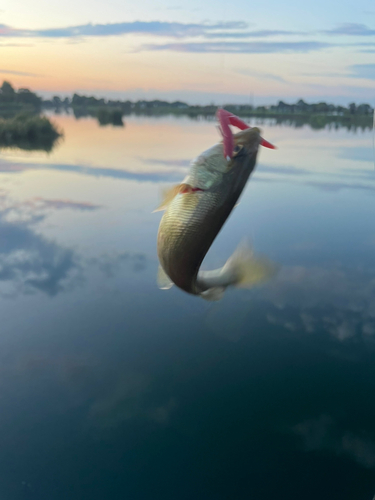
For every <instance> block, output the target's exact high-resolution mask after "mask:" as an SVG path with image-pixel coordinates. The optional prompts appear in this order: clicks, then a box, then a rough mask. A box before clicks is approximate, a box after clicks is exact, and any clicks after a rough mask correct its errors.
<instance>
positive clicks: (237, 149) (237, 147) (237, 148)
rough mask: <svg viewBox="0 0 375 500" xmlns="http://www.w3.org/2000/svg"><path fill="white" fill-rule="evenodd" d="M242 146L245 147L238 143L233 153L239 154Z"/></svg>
mask: <svg viewBox="0 0 375 500" xmlns="http://www.w3.org/2000/svg"><path fill="white" fill-rule="evenodd" d="M242 148H243V146H242V145H241V144H237V145H236V146H235V147H234V150H233V153H234V154H235V155H237V154H238V153H239V152H240V151H241V149H242Z"/></svg>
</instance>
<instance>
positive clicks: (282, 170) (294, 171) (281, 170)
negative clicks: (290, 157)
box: [256, 164, 313, 175]
mask: <svg viewBox="0 0 375 500" xmlns="http://www.w3.org/2000/svg"><path fill="white" fill-rule="evenodd" d="M256 172H264V173H266V172H267V173H270V174H279V175H309V174H312V173H313V172H312V171H311V170H306V169H304V168H298V167H283V166H281V165H280V166H275V167H272V166H270V165H262V164H260V165H259V166H258V168H257V170H256Z"/></svg>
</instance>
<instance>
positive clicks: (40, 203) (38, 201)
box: [27, 198, 102, 211]
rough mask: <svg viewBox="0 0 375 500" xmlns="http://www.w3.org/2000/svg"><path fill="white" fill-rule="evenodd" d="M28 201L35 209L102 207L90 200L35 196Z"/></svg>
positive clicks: (90, 209) (91, 208)
mask: <svg viewBox="0 0 375 500" xmlns="http://www.w3.org/2000/svg"><path fill="white" fill-rule="evenodd" d="M27 203H28V205H29V206H31V207H33V208H34V209H44V208H47V209H48V208H49V209H54V210H62V209H65V208H68V209H71V210H80V211H92V210H97V209H98V208H102V206H101V205H94V204H93V203H88V202H77V201H71V200H48V199H46V198H33V199H32V200H30V201H28V202H27Z"/></svg>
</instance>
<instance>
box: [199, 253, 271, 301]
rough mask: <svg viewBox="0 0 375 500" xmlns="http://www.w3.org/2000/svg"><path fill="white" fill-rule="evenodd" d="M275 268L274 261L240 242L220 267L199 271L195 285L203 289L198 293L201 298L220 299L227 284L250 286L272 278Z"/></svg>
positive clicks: (240, 286)
mask: <svg viewBox="0 0 375 500" xmlns="http://www.w3.org/2000/svg"><path fill="white" fill-rule="evenodd" d="M277 270H278V267H277V265H276V264H275V263H273V262H271V261H270V260H268V259H267V258H266V257H263V256H256V255H255V254H254V252H253V250H252V249H251V248H250V247H249V246H247V245H246V244H241V245H240V246H239V247H238V248H237V249H236V250H235V252H234V253H233V255H232V256H231V257H229V259H228V260H227V262H226V263H225V264H224V266H223V267H222V268H220V269H215V270H214V271H199V273H198V277H197V285H198V287H199V288H201V289H202V290H204V291H203V292H201V293H200V296H201V297H202V298H203V299H206V300H220V299H221V298H222V297H223V295H224V292H225V290H226V288H227V287H228V286H235V287H239V288H252V287H253V286H255V285H259V284H261V283H264V282H265V281H267V280H269V279H270V278H272V276H274V275H275V274H276V272H277Z"/></svg>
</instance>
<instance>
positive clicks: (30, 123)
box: [0, 113, 62, 151]
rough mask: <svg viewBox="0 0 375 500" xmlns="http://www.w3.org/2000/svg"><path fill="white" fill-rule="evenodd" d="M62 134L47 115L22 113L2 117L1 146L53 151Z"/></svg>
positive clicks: (0, 123)
mask: <svg viewBox="0 0 375 500" xmlns="http://www.w3.org/2000/svg"><path fill="white" fill-rule="evenodd" d="M61 135H62V134H61V133H60V132H59V131H58V130H57V129H56V127H55V126H54V125H53V123H51V122H50V121H49V120H48V118H46V117H45V116H38V115H29V114H27V113H20V114H18V115H16V116H15V117H14V118H8V119H6V120H5V119H0V148H14V147H17V148H21V149H28V150H44V151H51V149H52V148H53V146H54V144H55V142H56V140H57V139H58V138H59V137H60V136H61Z"/></svg>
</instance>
